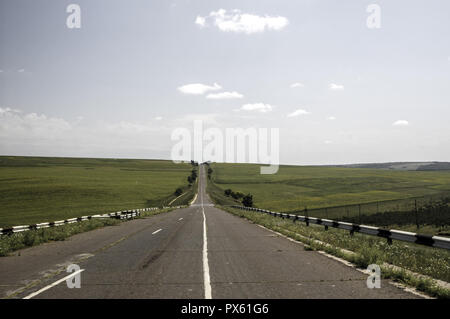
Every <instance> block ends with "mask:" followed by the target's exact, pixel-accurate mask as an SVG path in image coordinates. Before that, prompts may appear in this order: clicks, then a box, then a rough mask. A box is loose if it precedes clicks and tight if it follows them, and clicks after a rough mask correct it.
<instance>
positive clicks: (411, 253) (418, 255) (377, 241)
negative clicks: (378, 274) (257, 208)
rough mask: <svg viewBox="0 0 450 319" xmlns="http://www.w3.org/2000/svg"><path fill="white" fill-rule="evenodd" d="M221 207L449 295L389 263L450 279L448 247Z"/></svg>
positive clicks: (388, 275)
mask: <svg viewBox="0 0 450 319" xmlns="http://www.w3.org/2000/svg"><path fill="white" fill-rule="evenodd" d="M221 208H222V209H223V210H225V211H228V212H230V213H232V214H234V215H237V216H240V217H243V218H246V219H248V220H250V221H252V222H254V223H257V224H260V225H263V226H264V227H267V228H269V229H272V230H275V231H277V232H279V233H281V234H283V235H285V236H288V237H290V238H293V239H295V240H298V241H301V242H303V243H305V244H307V245H308V247H309V248H308V249H314V250H321V251H325V252H327V253H329V254H331V255H334V256H337V257H340V258H342V259H345V260H347V261H350V262H352V263H354V264H355V265H356V266H358V267H361V268H367V266H368V265H370V264H378V265H380V266H381V268H382V276H383V278H387V279H391V280H393V281H397V282H400V283H403V284H406V285H409V286H412V287H415V288H416V289H417V290H419V291H422V292H424V293H426V294H429V295H430V296H433V297H437V298H445V299H448V298H450V290H448V289H445V288H442V287H440V286H438V285H437V284H436V283H435V282H434V280H430V279H427V278H421V277H418V276H414V275H412V274H411V273H408V272H406V271H403V270H400V269H394V268H392V267H388V266H387V264H390V265H395V266H398V267H401V268H404V269H407V270H409V271H412V272H415V273H418V274H422V275H426V276H429V277H432V278H434V279H438V280H442V281H445V282H450V267H449V265H450V252H448V251H446V250H443V249H438V248H429V247H423V246H419V245H414V244H405V243H402V242H398V241H394V242H393V244H392V245H389V244H388V243H387V241H386V240H385V239H382V238H377V237H370V236H365V235H362V234H354V235H353V236H350V234H349V232H346V231H343V230H340V229H329V230H328V231H325V230H324V228H323V227H320V226H317V225H310V226H306V225H304V224H302V223H293V222H292V221H290V220H284V219H282V218H278V217H272V216H270V215H266V214H261V213H258V212H248V211H243V210H238V209H233V208H231V207H221ZM317 241H320V242H322V243H318V242H317ZM345 250H347V251H345ZM348 251H349V252H348Z"/></svg>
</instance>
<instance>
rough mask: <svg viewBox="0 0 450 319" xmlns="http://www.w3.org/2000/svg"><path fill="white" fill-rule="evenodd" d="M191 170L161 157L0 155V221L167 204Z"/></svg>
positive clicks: (8, 224) (22, 222)
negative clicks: (98, 157) (146, 158)
mask: <svg viewBox="0 0 450 319" xmlns="http://www.w3.org/2000/svg"><path fill="white" fill-rule="evenodd" d="M191 170H192V165H191V164H188V163H180V164H175V163H173V162H172V161H163V160H137V159H95V158H56V157H10V156H0V193H1V194H2V195H1V196H0V227H2V228H7V227H11V226H17V225H30V224H36V223H42V222H47V221H49V222H50V221H54V220H60V219H67V218H73V217H80V216H84V215H94V214H101V213H104V212H114V211H122V210H126V209H129V208H144V207H162V206H167V203H168V202H170V200H171V199H174V198H175V197H176V196H173V194H174V192H175V190H176V189H177V188H183V189H184V188H186V187H187V185H188V181H187V180H186V178H187V177H188V176H189V174H190V173H191Z"/></svg>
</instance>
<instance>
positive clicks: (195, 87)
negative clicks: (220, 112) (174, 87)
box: [178, 83, 222, 95]
mask: <svg viewBox="0 0 450 319" xmlns="http://www.w3.org/2000/svg"><path fill="white" fill-rule="evenodd" d="M221 88H222V87H221V86H220V85H219V84H217V83H214V85H213V86H209V85H205V84H201V83H192V84H186V85H182V86H180V87H178V91H180V92H181V93H184V94H193V95H202V94H205V93H206V92H209V91H217V90H220V89H221Z"/></svg>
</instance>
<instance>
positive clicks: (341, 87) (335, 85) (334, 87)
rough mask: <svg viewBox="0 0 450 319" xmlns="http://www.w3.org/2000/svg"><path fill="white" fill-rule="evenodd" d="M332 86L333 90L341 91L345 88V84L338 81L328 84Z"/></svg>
mask: <svg viewBox="0 0 450 319" xmlns="http://www.w3.org/2000/svg"><path fill="white" fill-rule="evenodd" d="M328 87H329V88H330V90H333V91H340V90H343V89H344V86H343V85H342V84H336V83H330V85H329V86H328Z"/></svg>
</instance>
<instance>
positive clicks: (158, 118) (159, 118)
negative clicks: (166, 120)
mask: <svg viewBox="0 0 450 319" xmlns="http://www.w3.org/2000/svg"><path fill="white" fill-rule="evenodd" d="M162 119H163V118H162V116H157V117H155V120H157V121H161V120H162Z"/></svg>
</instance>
